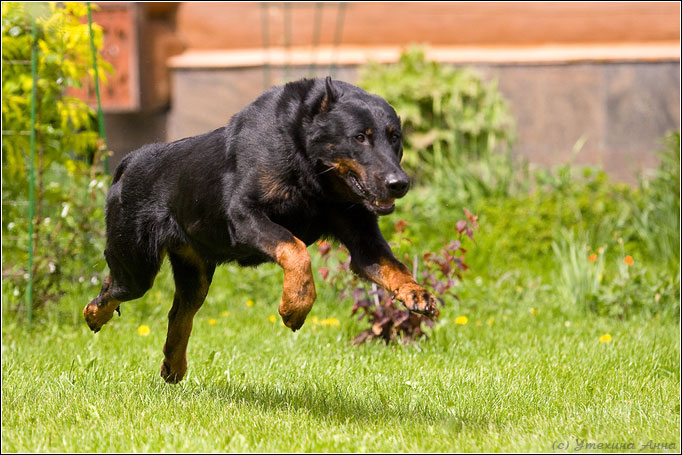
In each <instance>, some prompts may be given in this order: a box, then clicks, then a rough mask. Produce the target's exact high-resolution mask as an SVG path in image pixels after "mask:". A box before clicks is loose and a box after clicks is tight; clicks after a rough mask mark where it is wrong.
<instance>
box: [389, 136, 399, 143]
mask: <svg viewBox="0 0 682 455" xmlns="http://www.w3.org/2000/svg"><path fill="white" fill-rule="evenodd" d="M388 140H389V141H391V144H395V143H396V142H398V141H399V140H400V135H399V134H391V137H389V138H388Z"/></svg>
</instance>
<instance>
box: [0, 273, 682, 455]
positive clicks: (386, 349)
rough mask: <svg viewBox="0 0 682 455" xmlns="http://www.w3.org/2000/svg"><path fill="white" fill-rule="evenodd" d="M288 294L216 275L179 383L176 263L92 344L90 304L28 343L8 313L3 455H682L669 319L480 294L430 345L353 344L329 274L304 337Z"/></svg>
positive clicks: (676, 351)
mask: <svg viewBox="0 0 682 455" xmlns="http://www.w3.org/2000/svg"><path fill="white" fill-rule="evenodd" d="M280 280H281V271H280V270H279V269H278V268H277V267H275V266H269V265H268V266H264V267H261V268H258V269H255V270H254V269H250V270H245V271H244V270H242V271H240V269H238V268H237V267H233V266H226V267H221V268H219V270H218V272H217V274H216V277H215V279H214V285H213V288H212V289H211V292H210V293H209V297H208V300H207V302H206V304H205V305H204V307H203V308H202V309H201V311H200V312H199V314H198V316H197V319H196V321H195V326H194V332H193V336H192V338H191V340H190V346H189V350H188V360H189V371H188V374H187V376H186V377H185V379H184V380H183V382H182V383H180V384H179V385H175V386H172V385H166V384H165V383H164V382H163V380H162V379H161V378H160V376H159V367H160V364H161V360H162V353H161V347H162V344H163V341H164V339H165V330H166V322H167V321H166V316H165V313H166V312H167V311H168V309H169V308H170V296H171V292H172V286H171V279H170V274H169V270H168V267H167V266H165V267H164V270H163V271H162V274H161V275H160V277H159V278H158V279H157V282H156V284H155V287H154V289H153V290H152V291H150V292H149V293H148V294H147V296H145V297H144V298H143V299H141V300H140V301H138V302H133V303H127V304H124V305H123V307H122V314H123V315H122V317H121V318H119V317H118V316H116V315H115V316H114V319H113V320H112V321H111V322H110V323H109V324H107V325H106V326H105V327H104V329H103V330H102V331H101V332H100V333H98V334H92V333H90V331H89V330H88V329H87V327H86V325H85V323H84V322H82V321H81V320H80V310H81V309H82V307H83V306H84V305H85V303H87V301H88V300H89V298H90V297H92V296H91V295H89V294H87V293H85V292H81V293H74V294H73V295H70V296H67V297H65V298H64V299H63V301H62V303H61V305H60V307H61V311H60V312H57V311H51V312H50V313H49V314H50V315H52V316H51V317H45V318H43V319H42V322H40V323H38V325H36V326H34V329H33V330H32V331H28V330H26V329H25V327H24V325H23V324H19V323H18V322H15V319H13V318H11V317H5V318H4V320H3V334H2V427H3V429H2V450H3V452H4V451H10V452H12V451H19V452H23V451H26V452H35V451H39V452H50V451H59V452H111V451H114V452H130V451H138V452H144V451H154V452H175V451H192V452H213V451H218V452H223V451H235V452H295V451H305V452H308V451H315V452H326V451H343V452H396V451H397V452H415V453H419V452H459V451H480V452H486V451H553V450H559V449H558V448H557V447H556V445H555V446H553V444H554V443H558V442H564V443H565V442H568V443H569V444H570V447H571V448H576V447H577V446H576V444H577V443H578V442H577V441H579V440H581V441H584V442H585V443H595V444H598V443H610V444H629V443H632V444H634V447H635V448H636V449H637V450H642V446H643V445H645V444H647V443H649V442H650V441H653V443H655V444H671V443H672V444H675V447H676V448H679V445H680V436H679V434H680V404H679V403H680V360H679V359H680V338H679V325H678V324H677V323H676V322H674V321H670V320H667V319H665V318H660V319H657V318H656V317H651V318H642V319H638V318H630V319H626V320H618V319H615V318H598V317H596V316H589V315H586V314H585V313H583V312H579V311H574V310H572V309H570V308H566V307H565V306H564V305H561V304H560V303H559V300H558V299H557V298H556V297H555V296H554V295H553V290H552V288H551V287H548V286H543V285H534V284H533V283H532V282H524V283H523V286H520V285H514V286H500V288H499V289H494V287H492V286H491V284H490V283H487V284H484V283H482V282H481V281H480V280H471V281H470V282H469V283H468V284H465V286H464V287H463V288H462V289H461V291H460V295H461V296H462V303H451V304H449V305H448V306H446V307H445V309H444V311H443V315H442V317H441V319H440V322H439V323H438V324H437V325H436V327H435V329H434V330H433V332H432V334H431V337H430V339H428V340H422V341H420V342H418V343H416V344H412V345H406V346H403V345H391V346H386V345H384V344H382V343H369V344H365V345H361V346H354V345H352V344H351V340H352V338H353V337H354V335H355V334H357V333H358V332H360V331H361V330H362V329H364V328H365V326H364V324H363V323H362V322H358V321H355V320H354V319H353V318H351V316H350V307H349V305H348V302H345V303H339V302H338V299H337V296H336V293H335V291H334V290H332V289H330V288H329V287H328V286H326V285H325V284H324V283H322V282H321V280H319V278H318V280H317V282H318V286H317V287H318V301H317V303H316V305H315V307H314V308H313V311H312V313H311V314H310V315H309V317H308V320H307V322H306V324H305V325H304V327H303V328H302V329H301V330H300V331H299V332H296V333H292V332H291V331H289V330H288V329H287V328H285V327H283V326H282V324H281V322H280V319H279V316H278V315H277V300H278V296H279V292H280V291H279V286H280V284H279V283H280ZM88 292H89V293H90V294H93V295H94V293H96V292H97V289H96V288H95V287H89V289H88ZM249 300H250V301H251V303H252V305H249V304H248V302H249ZM55 315H56V316H55ZM271 316H275V318H274V321H275V322H271V321H272V320H273V318H272V317H271ZM459 316H466V317H467V323H466V324H464V325H462V324H457V323H455V322H454V320H455V318H457V317H459ZM460 322H461V320H460ZM141 325H146V326H148V327H149V329H150V330H149V334H148V335H146V336H143V335H140V333H139V332H138V328H139V327H140V326H141ZM605 334H610V335H611V341H609V342H600V341H599V339H600V337H601V336H602V335H605ZM644 450H647V449H646V448H644ZM559 451H561V450H559ZM673 451H675V450H673Z"/></svg>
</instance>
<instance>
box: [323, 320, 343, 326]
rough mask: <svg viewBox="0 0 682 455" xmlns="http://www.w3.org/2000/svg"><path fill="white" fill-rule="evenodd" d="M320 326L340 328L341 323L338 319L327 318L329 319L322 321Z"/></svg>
mask: <svg viewBox="0 0 682 455" xmlns="http://www.w3.org/2000/svg"><path fill="white" fill-rule="evenodd" d="M320 325H327V326H335V327H337V326H340V325H341V323H340V322H339V320H338V319H336V318H327V319H322V320H321V321H320Z"/></svg>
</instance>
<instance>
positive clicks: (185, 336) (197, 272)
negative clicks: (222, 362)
mask: <svg viewBox="0 0 682 455" xmlns="http://www.w3.org/2000/svg"><path fill="white" fill-rule="evenodd" d="M168 257H169V259H170V261H171V265H172V267H173V277H174V279H175V297H174V298H173V306H172V308H171V310H170V312H169V313H168V335H167V336H166V342H165V343H164V345H163V355H164V359H163V363H162V364H161V377H162V378H163V379H164V380H165V381H166V382H168V383H171V384H175V383H177V382H179V381H180V380H182V378H183V376H184V375H185V372H186V371H187V343H188V341H189V337H190V334H191V333H192V324H193V320H194V315H195V314H196V312H197V311H198V310H199V308H200V307H201V305H202V304H203V303H204V299H205V298H206V294H207V293H208V288H209V286H210V285H211V280H212V279H213V272H214V270H215V265H214V264H211V263H208V262H206V261H204V260H203V259H202V258H201V257H199V256H198V255H197V254H196V253H195V252H194V250H192V249H191V248H189V247H183V248H181V249H179V250H176V251H173V252H169V253H168Z"/></svg>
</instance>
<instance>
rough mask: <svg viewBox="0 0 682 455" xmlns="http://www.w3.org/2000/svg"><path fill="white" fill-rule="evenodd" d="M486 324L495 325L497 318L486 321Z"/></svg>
mask: <svg viewBox="0 0 682 455" xmlns="http://www.w3.org/2000/svg"><path fill="white" fill-rule="evenodd" d="M485 323H486V324H488V325H493V324H494V323H495V318H494V317H492V316H491V317H489V318H488V320H487V321H485Z"/></svg>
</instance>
